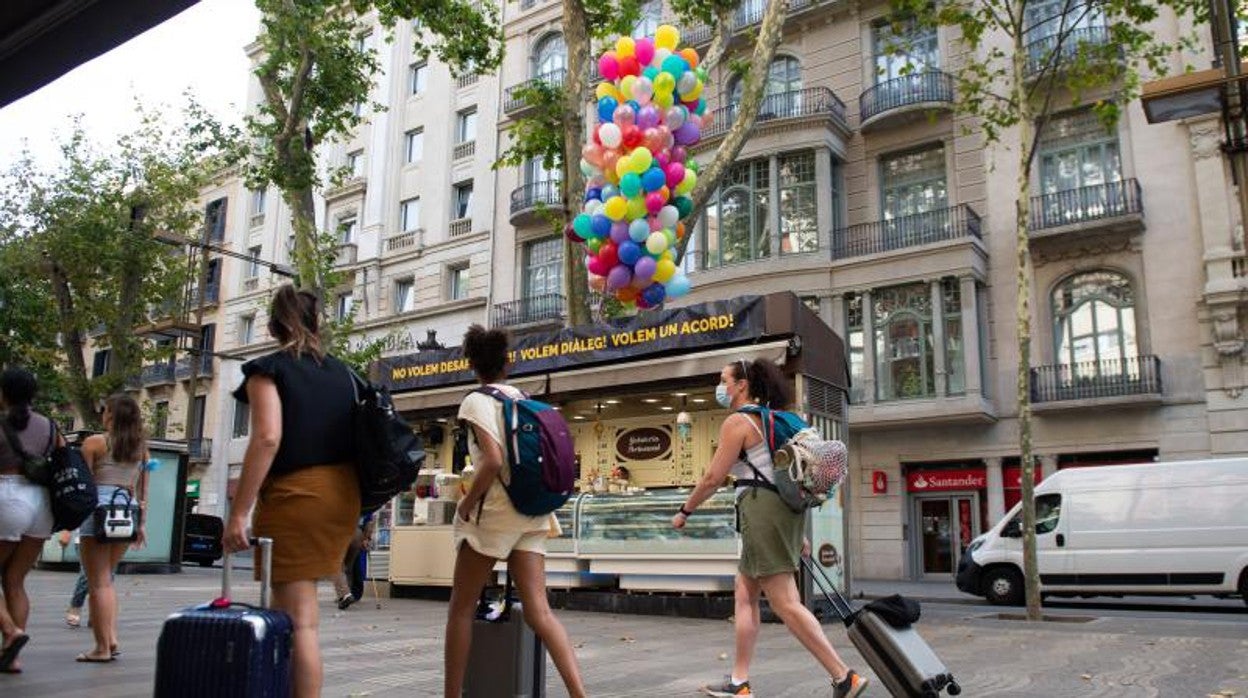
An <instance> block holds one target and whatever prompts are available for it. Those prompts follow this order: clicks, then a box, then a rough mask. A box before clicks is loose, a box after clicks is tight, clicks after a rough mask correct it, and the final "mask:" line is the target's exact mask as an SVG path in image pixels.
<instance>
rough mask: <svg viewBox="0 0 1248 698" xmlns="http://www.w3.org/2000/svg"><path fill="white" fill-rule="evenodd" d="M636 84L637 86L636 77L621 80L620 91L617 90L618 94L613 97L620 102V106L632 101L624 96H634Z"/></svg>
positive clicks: (625, 77)
mask: <svg viewBox="0 0 1248 698" xmlns="http://www.w3.org/2000/svg"><path fill="white" fill-rule="evenodd" d="M636 84H637V76H636V75H625V76H624V77H622V78H620V89H618V90H616V94H615V95H613V96H614V97H615V99H616V101H618V102H619V103H620V104H623V103H624V102H627V101H628V100H629V99H631V97H629V98H626V97H624V96H623V95H632V94H633V85H636Z"/></svg>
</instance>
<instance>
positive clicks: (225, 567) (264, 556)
mask: <svg viewBox="0 0 1248 698" xmlns="http://www.w3.org/2000/svg"><path fill="white" fill-rule="evenodd" d="M247 542H248V543H250V544H251V545H252V546H253V547H257V548H260V608H268V607H269V587H270V586H271V585H272V581H273V539H272V538H248V539H247ZM221 568H222V569H221V596H220V598H218V599H216V600H214V601H213V602H212V603H211V604H209V606H210V607H212V608H229V607H230V606H231V605H233V603H234V602H233V601H231V600H230V577H231V576H232V573H233V571H234V563H233V561H232V560H231V559H230V551H228V550H227V551H225V555H224V559H223V560H222V561H221Z"/></svg>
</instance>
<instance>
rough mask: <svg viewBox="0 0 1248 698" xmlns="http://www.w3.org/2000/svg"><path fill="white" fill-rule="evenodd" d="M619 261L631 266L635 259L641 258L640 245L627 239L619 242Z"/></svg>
mask: <svg viewBox="0 0 1248 698" xmlns="http://www.w3.org/2000/svg"><path fill="white" fill-rule="evenodd" d="M619 257H620V263H622V264H627V265H628V266H630V267H631V266H633V264H635V263H636V262H637V260H639V259H641V245H638V244H637V243H635V242H633V241H632V240H629V241H628V242H624V243H621V244H620V249H619Z"/></svg>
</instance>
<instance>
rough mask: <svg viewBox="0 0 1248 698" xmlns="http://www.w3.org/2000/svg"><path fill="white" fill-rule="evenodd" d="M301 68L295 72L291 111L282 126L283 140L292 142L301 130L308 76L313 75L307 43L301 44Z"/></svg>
mask: <svg viewBox="0 0 1248 698" xmlns="http://www.w3.org/2000/svg"><path fill="white" fill-rule="evenodd" d="M300 43H301V44H302V45H301V46H300V47H299V51H300V53H299V68H298V69H296V70H295V75H294V82H293V83H292V85H291V88H290V110H289V111H288V112H287V113H286V121H285V123H284V124H283V126H282V140H283V141H285V142H288V143H289V142H292V139H293V138H294V136H295V132H296V131H297V130H300V128H299V127H300V122H302V121H303V119H302V118H300V116H299V115H300V113H301V112H302V111H303V97H304V93H305V91H306V89H307V85H308V76H309V75H310V74H311V73H312V63H313V56H312V50H311V49H309V48H308V45H307V42H306V41H301V42H300Z"/></svg>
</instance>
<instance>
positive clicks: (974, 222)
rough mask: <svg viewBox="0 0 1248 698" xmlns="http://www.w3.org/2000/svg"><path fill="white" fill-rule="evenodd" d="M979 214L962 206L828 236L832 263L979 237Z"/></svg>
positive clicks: (853, 226) (837, 232) (863, 226)
mask: <svg viewBox="0 0 1248 698" xmlns="http://www.w3.org/2000/svg"><path fill="white" fill-rule="evenodd" d="M980 231H981V225H980V219H979V214H977V213H975V211H974V210H973V209H972V208H971V207H970V206H968V205H966V204H959V205H957V206H951V207H949V208H942V209H938V210H935V211H927V212H925V213H916V214H914V215H910V216H902V217H900V218H893V219H890V220H883V221H875V222H872V223H862V224H859V225H851V226H849V227H848V228H841V229H839V230H835V231H833V232H832V259H846V258H848V257H859V256H862V255H868V254H876V253H879V252H891V251H893V250H900V249H903V248H906V247H915V246H917V245H926V244H929V243H933V242H943V241H945V240H957V239H959V238H966V237H974V238H980V237H981V232H980Z"/></svg>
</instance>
